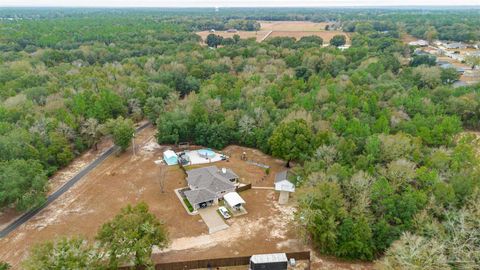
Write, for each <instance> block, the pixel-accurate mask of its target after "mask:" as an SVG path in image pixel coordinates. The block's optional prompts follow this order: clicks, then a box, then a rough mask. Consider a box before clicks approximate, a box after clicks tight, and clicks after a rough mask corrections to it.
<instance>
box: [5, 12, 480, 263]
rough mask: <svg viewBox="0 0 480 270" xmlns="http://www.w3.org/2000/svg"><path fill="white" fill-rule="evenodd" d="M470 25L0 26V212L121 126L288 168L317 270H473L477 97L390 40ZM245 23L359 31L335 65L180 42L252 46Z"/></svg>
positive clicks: (275, 52)
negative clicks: (238, 148)
mask: <svg viewBox="0 0 480 270" xmlns="http://www.w3.org/2000/svg"><path fill="white" fill-rule="evenodd" d="M478 12H479V11H478V10H475V9H473V10H449V11H440V10H435V9H433V10H430V11H428V12H425V11H419V10H369V9H362V10H355V9H352V10H349V9H345V10H335V9H327V10H325V11H324V12H319V11H318V10H317V11H316V10H302V9H273V10H267V9H265V10H262V9H260V10H255V12H253V11H251V10H245V9H238V10H235V9H231V10H225V12H223V11H222V12H221V13H214V12H213V11H211V10H208V11H206V10H202V9H200V10H188V9H187V10H174V9H173V10H165V11H161V10H141V9H139V10H101V9H98V10H97V9H92V10H84V9H71V10H69V9H66V10H56V9H45V10H40V11H39V10H29V9H20V10H19V9H3V10H0V18H3V20H2V21H0V51H1V54H0V168H1V169H0V207H16V208H17V209H19V210H25V209H28V208H31V207H34V206H36V205H38V204H41V203H42V202H43V201H44V200H45V189H46V184H47V181H48V180H47V177H48V176H49V175H52V174H53V173H54V172H55V171H57V170H58V169H59V168H61V167H63V166H66V165H67V164H68V163H69V162H70V161H71V160H72V159H73V158H74V157H75V156H77V155H78V154H80V153H82V152H83V151H85V150H86V149H88V148H90V147H95V145H96V143H97V142H98V140H99V139H100V138H101V136H102V135H105V134H113V135H114V136H115V135H116V134H117V133H121V132H122V130H127V133H129V134H131V125H132V124H131V122H129V120H124V119H125V118H128V119H131V120H132V121H139V120H141V119H143V118H147V119H149V120H150V121H151V122H153V123H155V124H156V126H157V129H158V134H157V138H158V142H159V143H172V144H173V143H179V142H185V141H189V142H192V143H195V144H200V145H204V146H208V147H212V148H215V149H222V148H223V147H225V146H227V145H228V144H232V143H236V144H241V145H245V146H249V147H255V148H258V149H261V150H262V151H263V152H265V153H269V154H272V155H274V156H277V157H280V158H283V159H285V160H286V161H289V163H290V161H292V162H295V164H296V166H295V168H294V170H295V171H296V173H297V175H298V176H299V177H298V178H297V183H296V184H297V186H298V187H299V189H300V190H301V192H300V193H301V194H300V195H299V209H298V212H297V213H296V224H297V225H298V226H299V230H300V231H302V232H304V234H305V238H306V240H307V241H310V242H311V243H312V244H313V245H314V247H315V248H317V249H318V250H319V251H321V252H322V253H323V254H332V255H335V256H338V257H342V258H349V259H361V260H373V259H377V258H380V256H382V255H383V254H386V256H385V258H383V259H382V260H381V261H379V262H378V265H379V267H382V268H383V269H398V268H399V267H400V268H402V267H403V268H405V267H406V268H405V269H407V268H408V267H407V266H408V265H416V266H418V267H420V268H419V269H449V268H454V269H474V268H475V266H476V265H479V264H480V252H479V250H480V222H479V220H480V209H479V208H478V207H479V205H480V204H479V203H480V193H479V187H480V181H479V179H480V175H479V167H478V166H479V159H478V156H477V152H476V151H477V148H476V144H475V143H476V138H475V136H472V135H468V134H465V133H462V131H464V130H475V129H478V127H479V120H480V119H479V118H480V93H479V90H480V86H478V85H477V86H471V87H460V88H453V87H452V86H451V85H450V83H451V82H453V81H454V80H455V79H456V78H457V76H458V75H457V74H456V72H452V71H451V70H448V69H446V70H445V69H440V68H438V67H435V66H431V65H430V64H431V63H430V60H429V59H420V58H418V57H417V58H413V59H410V58H411V57H412V48H409V47H408V46H406V45H404V44H403V43H402V42H401V41H400V40H399V39H398V37H399V33H400V32H403V31H407V32H410V33H412V34H414V35H416V36H425V35H426V34H425V32H426V31H430V30H432V28H434V30H435V31H437V32H438V33H437V35H438V37H439V38H445V39H452V40H462V41H475V40H478V37H479V29H480V21H479V20H480V16H478V15H479V13H478ZM212 15H213V16H212ZM420 15H421V16H420ZM439 18H442V19H439ZM256 19H264V20H267V19H270V20H312V21H338V22H341V23H342V25H343V27H344V28H348V29H345V30H347V31H352V32H357V33H353V34H352V46H351V47H350V48H349V49H347V50H344V51H342V50H339V49H337V48H335V47H326V48H321V46H319V40H318V39H316V38H304V39H302V40H299V41H295V40H294V39H291V38H281V37H279V38H272V39H268V40H266V41H265V42H262V43H256V42H255V41H253V40H243V39H234V40H233V42H232V41H230V42H229V43H228V44H224V46H220V47H218V48H216V49H211V48H208V47H204V46H202V45H201V44H200V42H199V37H198V36H196V35H195V34H194V33H193V32H192V30H204V29H210V28H216V29H225V28H229V27H237V28H240V29H245V30H255V29H256V28H257V27H258V25H257V24H256V23H255V22H254V20H256ZM452 22H453V23H452ZM251 27H253V28H252V29H250V28H251ZM422 29H424V30H422ZM432 31H433V30H432ZM320 43H321V42H320ZM127 122H128V123H127ZM116 126H120V127H122V128H121V129H120V128H117V129H115V127H116ZM118 137H119V138H120V139H122V136H121V135H119V136H118ZM120 139H119V140H120ZM124 141H125V140H124ZM126 141H127V142H126V143H127V145H128V140H126ZM397 240H398V241H397ZM395 241H397V242H395ZM392 243H394V244H393V245H392ZM389 248H390V249H389ZM418 254H421V255H422V256H417V255H418Z"/></svg>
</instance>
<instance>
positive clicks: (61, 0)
mask: <svg viewBox="0 0 480 270" xmlns="http://www.w3.org/2000/svg"><path fill="white" fill-rule="evenodd" d="M415 5H421V6H439V5H448V6H461V5H475V6H480V0H173V1H172V0H0V6H59V7H71V6H74V7H213V6H219V7H294V6H302V7H327V6H415Z"/></svg>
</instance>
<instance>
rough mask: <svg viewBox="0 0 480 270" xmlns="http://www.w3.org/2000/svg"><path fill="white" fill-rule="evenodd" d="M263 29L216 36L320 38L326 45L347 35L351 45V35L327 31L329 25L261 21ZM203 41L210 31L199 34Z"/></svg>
mask: <svg viewBox="0 0 480 270" xmlns="http://www.w3.org/2000/svg"><path fill="white" fill-rule="evenodd" d="M259 23H260V25H261V28H260V30H259V31H238V32H237V33H228V32H226V31H215V34H217V35H220V36H222V37H224V38H229V37H230V38H231V37H233V36H234V35H235V34H237V35H239V36H240V38H242V39H246V38H255V39H256V41H257V42H261V41H263V40H266V39H269V38H273V37H293V38H295V39H297V40H298V39H300V38H302V37H305V36H312V35H313V36H319V37H321V38H322V39H323V41H324V42H325V43H328V42H329V41H330V39H332V37H333V36H335V35H345V36H346V37H347V44H350V38H349V35H348V34H347V33H345V32H342V31H337V30H333V31H327V30H325V26H327V23H323V22H322V23H315V22H308V21H259ZM196 34H197V35H199V36H200V37H201V38H202V40H203V41H205V40H206V38H207V36H208V35H209V34H211V32H210V31H201V32H197V33H196Z"/></svg>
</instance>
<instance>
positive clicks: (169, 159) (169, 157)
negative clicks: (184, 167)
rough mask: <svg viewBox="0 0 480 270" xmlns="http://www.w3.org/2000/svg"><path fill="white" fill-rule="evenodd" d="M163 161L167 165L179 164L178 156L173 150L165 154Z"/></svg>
mask: <svg viewBox="0 0 480 270" xmlns="http://www.w3.org/2000/svg"><path fill="white" fill-rule="evenodd" d="M163 160H165V163H167V165H176V164H178V156H177V154H175V152H173V151H172V150H167V151H165V152H163Z"/></svg>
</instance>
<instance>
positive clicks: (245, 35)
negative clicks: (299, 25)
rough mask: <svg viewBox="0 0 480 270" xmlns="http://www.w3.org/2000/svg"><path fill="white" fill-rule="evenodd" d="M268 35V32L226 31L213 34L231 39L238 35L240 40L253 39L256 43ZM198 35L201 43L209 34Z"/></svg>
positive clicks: (208, 32) (201, 32) (198, 33)
mask: <svg viewBox="0 0 480 270" xmlns="http://www.w3.org/2000/svg"><path fill="white" fill-rule="evenodd" d="M268 33H269V31H264V30H260V31H238V32H236V33H229V32H227V31H215V34H217V35H220V36H222V37H224V38H233V36H234V35H239V36H240V38H242V39H248V38H255V40H256V41H257V42H260V41H262V40H263V38H264V37H265V36H266V35H267V34H268ZM196 34H197V35H199V36H200V37H201V38H202V40H203V41H205V40H206V39H207V36H208V35H209V34H211V32H210V31H200V32H197V33H196Z"/></svg>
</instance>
